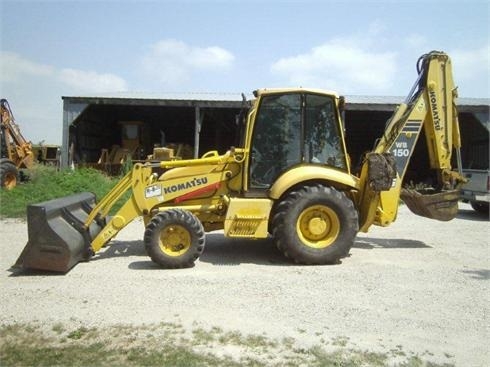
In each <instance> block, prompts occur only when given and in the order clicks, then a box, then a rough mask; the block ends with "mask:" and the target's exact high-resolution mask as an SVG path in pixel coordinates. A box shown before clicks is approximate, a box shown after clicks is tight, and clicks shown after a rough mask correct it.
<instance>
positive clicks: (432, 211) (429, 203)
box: [401, 189, 460, 221]
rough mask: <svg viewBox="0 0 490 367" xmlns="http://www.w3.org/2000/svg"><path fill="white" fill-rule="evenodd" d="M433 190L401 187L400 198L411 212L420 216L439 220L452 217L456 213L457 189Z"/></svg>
mask: <svg viewBox="0 0 490 367" xmlns="http://www.w3.org/2000/svg"><path fill="white" fill-rule="evenodd" d="M434 192H435V191H433V190H421V191H417V190H411V189H410V190H409V189H402V192H401V198H402V200H403V201H404V203H405V204H406V205H407V206H408V208H409V209H410V210H411V211H412V212H413V213H415V214H417V215H420V216H422V217H427V218H431V219H437V220H441V221H449V220H451V219H454V218H455V217H456V215H457V214H458V201H459V195H460V193H459V190H448V191H441V192H438V193H434Z"/></svg>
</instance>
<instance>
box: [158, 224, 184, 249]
mask: <svg viewBox="0 0 490 367" xmlns="http://www.w3.org/2000/svg"><path fill="white" fill-rule="evenodd" d="M159 246H160V250H162V252H163V253H164V254H166V255H168V256H180V255H182V254H184V253H186V252H187V251H188V250H189V248H190V247H191V235H190V233H189V231H187V229H185V228H184V227H182V226H179V225H171V226H168V227H165V228H164V229H163V230H162V231H161V232H160V241H159Z"/></svg>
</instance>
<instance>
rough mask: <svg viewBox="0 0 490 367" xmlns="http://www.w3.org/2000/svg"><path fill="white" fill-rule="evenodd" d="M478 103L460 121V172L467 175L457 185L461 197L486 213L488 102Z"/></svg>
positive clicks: (489, 175)
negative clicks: (478, 105) (459, 187)
mask: <svg viewBox="0 0 490 367" xmlns="http://www.w3.org/2000/svg"><path fill="white" fill-rule="evenodd" d="M481 107H482V108H481V111H479V112H476V113H473V114H472V116H466V117H467V118H465V124H461V136H462V140H463V150H462V152H461V153H462V156H463V164H462V166H463V174H464V176H465V177H466V178H467V179H468V183H466V184H465V185H464V186H463V187H462V189H461V199H462V200H463V201H465V202H469V203H470V204H471V206H472V208H473V209H474V210H476V211H477V212H480V213H483V214H486V215H489V203H490V169H489V133H490V118H489V110H490V106H489V105H488V104H486V105H485V106H481ZM462 113H465V112H464V111H463V112H462Z"/></svg>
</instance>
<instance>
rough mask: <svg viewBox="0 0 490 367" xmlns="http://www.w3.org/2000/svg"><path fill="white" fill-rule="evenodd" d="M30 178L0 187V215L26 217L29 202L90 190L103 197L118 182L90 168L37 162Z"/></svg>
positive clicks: (31, 170)
mask: <svg viewBox="0 0 490 367" xmlns="http://www.w3.org/2000/svg"><path fill="white" fill-rule="evenodd" d="M27 175H28V176H29V178H30V179H29V181H27V182H26V183H22V184H20V185H18V186H17V187H15V188H14V189H13V190H0V217H2V218H5V217H10V218H25V216H26V207H27V205H28V204H33V203H39V202H42V201H46V200H51V199H56V198H60V197H63V196H67V195H71V194H75V193H79V192H84V191H89V192H93V193H94V194H95V195H96V196H97V198H98V199H100V198H102V197H103V196H104V195H105V194H106V193H107V192H109V190H110V189H111V188H112V187H113V186H114V185H115V184H116V183H117V182H118V180H119V178H111V177H109V176H107V175H105V174H103V173H102V172H100V171H97V170H95V169H91V168H81V169H77V170H74V171H72V170H69V169H65V170H61V171H57V170H56V169H55V168H53V167H49V166H41V165H36V166H34V168H32V169H30V170H28V172H27Z"/></svg>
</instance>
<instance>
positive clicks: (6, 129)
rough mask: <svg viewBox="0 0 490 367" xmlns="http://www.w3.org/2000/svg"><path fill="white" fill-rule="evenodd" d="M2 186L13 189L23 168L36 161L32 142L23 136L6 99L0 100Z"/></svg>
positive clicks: (0, 184)
mask: <svg viewBox="0 0 490 367" xmlns="http://www.w3.org/2000/svg"><path fill="white" fill-rule="evenodd" d="M0 149H1V155H0V187H1V188H5V189H12V188H14V187H15V186H16V185H17V182H18V181H19V180H20V171H19V169H21V168H30V167H32V165H33V163H34V153H33V151H32V144H31V143H30V142H28V141H27V140H26V139H25V138H24V136H22V134H21V132H20V129H19V126H18V125H17V124H16V123H15V120H14V115H13V113H12V110H11V109H10V106H9V103H8V101H7V100H6V99H1V100H0Z"/></svg>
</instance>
